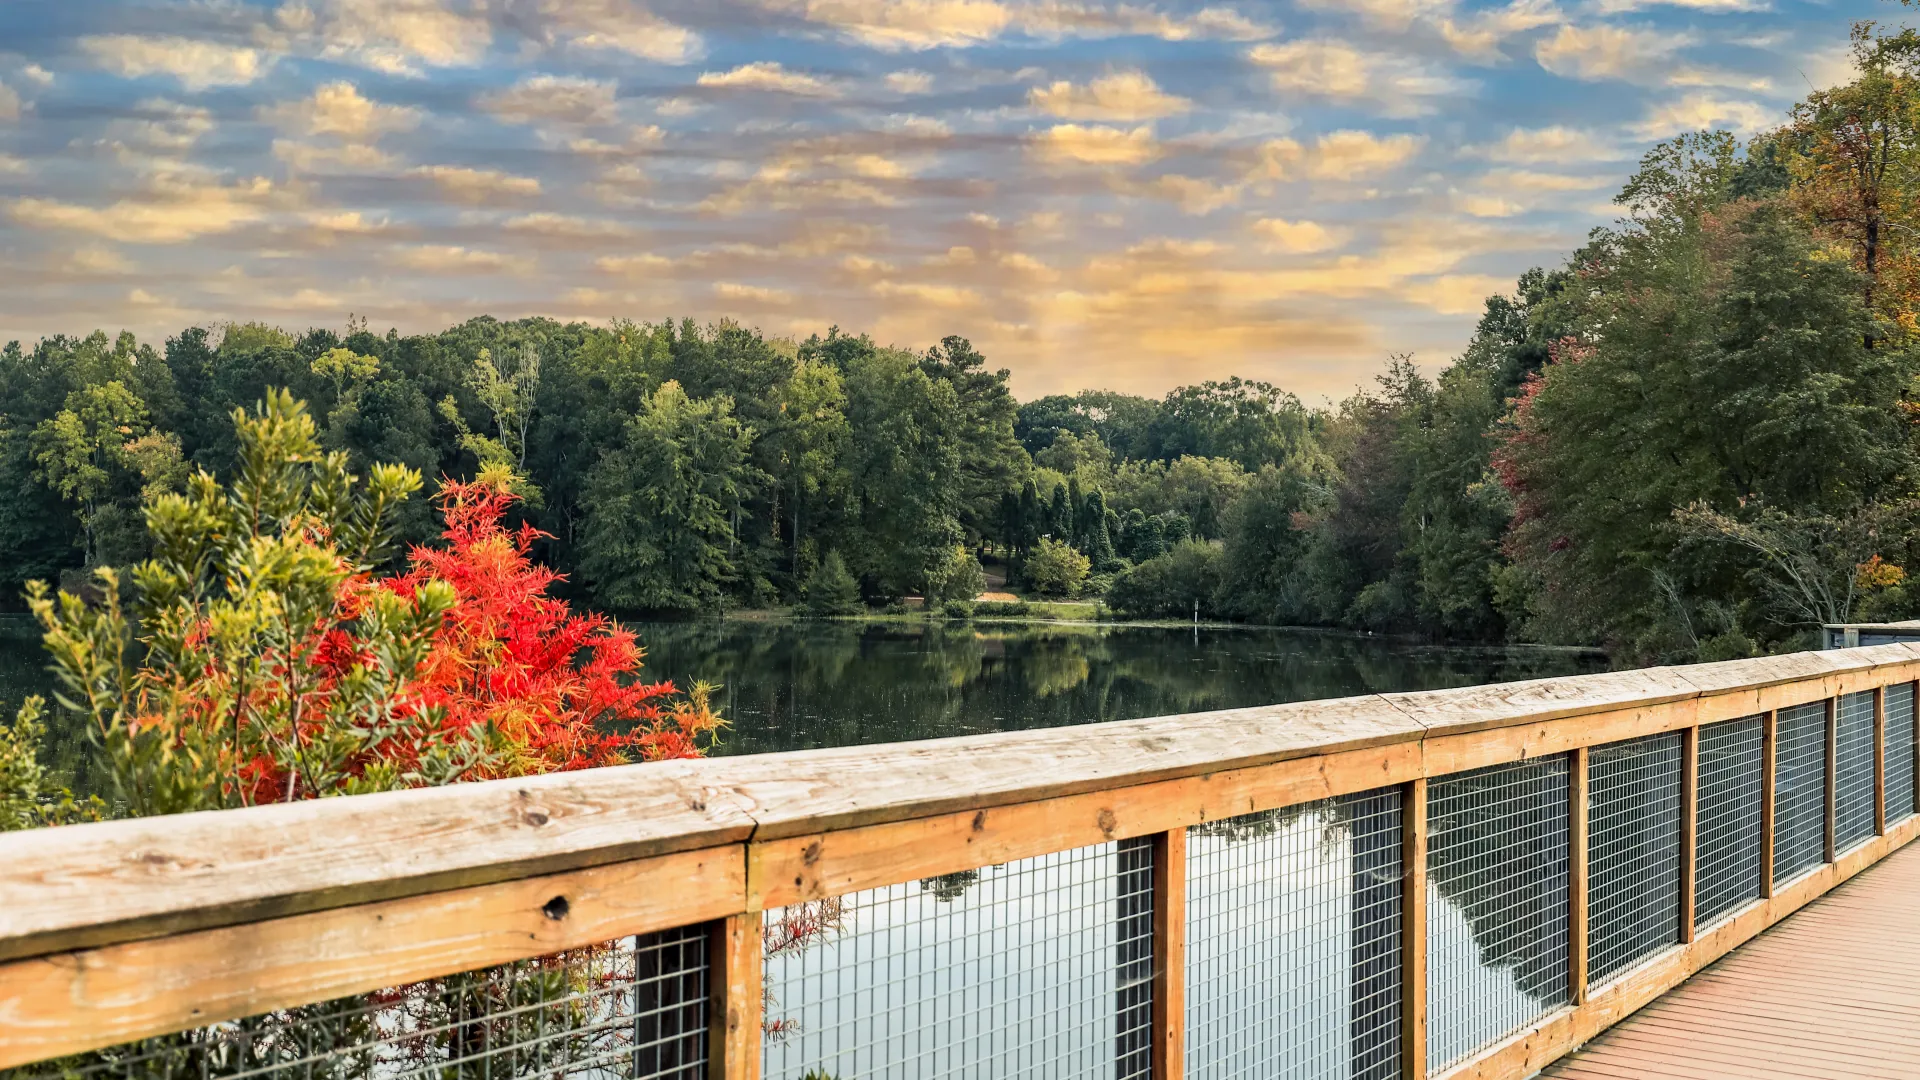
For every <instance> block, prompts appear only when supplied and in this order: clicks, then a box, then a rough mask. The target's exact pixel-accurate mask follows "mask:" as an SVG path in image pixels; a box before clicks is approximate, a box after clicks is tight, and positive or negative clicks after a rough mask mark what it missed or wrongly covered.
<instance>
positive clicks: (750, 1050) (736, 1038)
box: [707, 911, 766, 1080]
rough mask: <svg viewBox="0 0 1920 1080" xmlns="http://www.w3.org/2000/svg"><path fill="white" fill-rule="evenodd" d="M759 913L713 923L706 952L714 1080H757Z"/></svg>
mask: <svg viewBox="0 0 1920 1080" xmlns="http://www.w3.org/2000/svg"><path fill="white" fill-rule="evenodd" d="M760 926H761V920H760V913H759V912H758V911H750V912H742V913H738V914H733V915H729V916H727V917H726V918H724V919H720V920H718V921H716V922H715V923H714V924H713V929H712V936H711V938H710V941H711V947H710V949H709V952H708V964H709V969H708V970H709V974H708V976H707V978H708V986H709V987H710V989H711V992H712V996H711V999H710V1002H709V1004H710V1006H711V1007H710V1008H709V1010H708V1028H709V1031H710V1034H711V1041H710V1042H709V1043H708V1051H707V1056H708V1061H709V1067H708V1069H707V1075H708V1076H710V1077H712V1078H713V1080H759V1076H760V1038H761V1031H762V1025H763V1024H764V1023H765V1014H766V994H765V993H764V991H763V989H762V987H763V986H764V985H765V978H766V974H765V959H766V956H765V950H764V948H763V946H762V943H761V929H760Z"/></svg>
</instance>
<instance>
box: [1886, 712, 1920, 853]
mask: <svg viewBox="0 0 1920 1080" xmlns="http://www.w3.org/2000/svg"><path fill="white" fill-rule="evenodd" d="M1886 709H1887V727H1886V738H1887V751H1886V753H1887V821H1888V822H1895V821H1905V820H1906V819H1907V818H1910V817H1912V816H1913V812H1914V786H1913V754H1914V746H1913V739H1914V731H1913V684H1912V683H1910V682H1906V683H1898V684H1895V685H1893V686H1889V687H1887V702H1886Z"/></svg>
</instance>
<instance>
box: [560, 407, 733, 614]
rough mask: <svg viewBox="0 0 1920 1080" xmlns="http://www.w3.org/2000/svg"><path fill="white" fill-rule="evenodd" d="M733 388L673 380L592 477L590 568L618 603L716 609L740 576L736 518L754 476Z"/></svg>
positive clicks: (595, 583)
mask: <svg viewBox="0 0 1920 1080" xmlns="http://www.w3.org/2000/svg"><path fill="white" fill-rule="evenodd" d="M751 440H752V436H751V433H750V432H749V431H748V430H747V429H746V428H744V427H742V426H741V424H740V421H739V420H737V419H735V418H734V416H733V403H732V401H731V400H730V399H728V398H724V397H721V398H709V399H707V400H704V401H700V400H695V399H693V398H690V397H688V396H687V393H686V391H685V390H683V389H681V387H680V384H679V383H677V382H668V383H666V384H664V385H662V386H661V387H660V389H659V390H657V391H655V392H654V394H653V396H652V397H651V398H649V399H648V400H647V404H646V407H645V408H644V409H642V410H641V411H640V413H639V414H637V415H635V416H634V417H633V418H632V419H631V420H629V421H628V422H627V426H626V430H625V432H624V433H623V436H622V438H621V440H620V442H619V443H618V444H617V445H615V446H612V447H610V448H608V449H607V450H605V451H603V452H602V454H601V457H600V460H599V462H598V463H597V464H596V465H595V466H594V468H593V470H592V472H591V473H590V474H589V475H588V477H587V482H586V487H585V491H584V498H585V501H586V504H587V507H588V509H587V511H586V521H585V525H584V528H583V529H582V533H581V538H580V545H581V552H580V568H581V572H582V574H583V575H584V576H585V578H586V580H587V583H588V584H589V585H590V586H591V587H592V588H593V591H594V595H595V596H596V597H597V598H598V599H599V600H600V602H601V603H603V604H605V605H607V606H609V607H613V608H616V609H624V610H651V611H706V610H712V609H714V608H717V607H719V606H720V605H721V603H722V602H723V600H724V598H725V595H726V587H727V585H728V584H730V583H731V582H732V581H733V580H734V579H735V577H736V568H735V566H734V563H733V560H732V553H733V551H734V549H735V536H734V531H733V522H734V515H735V512H736V511H737V510H738V508H739V506H740V502H741V499H742V498H743V497H744V495H745V493H746V492H747V490H748V489H749V488H750V486H751V485H752V483H753V481H754V477H753V475H752V471H751V467H750V466H749V464H748V462H747V452H748V448H749V446H750V444H751Z"/></svg>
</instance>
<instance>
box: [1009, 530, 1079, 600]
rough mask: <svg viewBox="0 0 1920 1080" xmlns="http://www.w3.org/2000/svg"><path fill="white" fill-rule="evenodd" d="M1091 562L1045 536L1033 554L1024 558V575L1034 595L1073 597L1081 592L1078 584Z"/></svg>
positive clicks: (1070, 546) (1061, 542) (1068, 545)
mask: <svg viewBox="0 0 1920 1080" xmlns="http://www.w3.org/2000/svg"><path fill="white" fill-rule="evenodd" d="M1092 567H1093V563H1092V562H1091V561H1090V560H1089V559H1088V558H1087V557H1086V556H1085V555H1082V554H1080V553H1079V552H1078V551H1075V550H1074V549H1073V546H1072V545H1071V544H1068V543H1066V542H1065V541H1061V540H1055V539H1054V538H1053V537H1050V536H1049V537H1045V538H1043V539H1042V540H1041V541H1040V542H1039V543H1038V544H1035V545H1034V547H1033V554H1032V555H1029V556H1028V557H1027V561H1026V565H1025V572H1026V575H1027V581H1028V583H1030V584H1031V585H1032V586H1033V589H1034V591H1035V592H1038V593H1040V594H1041V595H1043V596H1072V595H1073V594H1074V593H1076V592H1078V591H1079V590H1080V583H1081V582H1083V581H1085V580H1087V572H1088V571H1089V570H1090V569H1092Z"/></svg>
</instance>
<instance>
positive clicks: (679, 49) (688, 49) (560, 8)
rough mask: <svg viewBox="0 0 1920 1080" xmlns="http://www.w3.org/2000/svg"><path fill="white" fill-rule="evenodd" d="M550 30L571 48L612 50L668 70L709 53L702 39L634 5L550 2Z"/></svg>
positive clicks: (546, 12)
mask: <svg viewBox="0 0 1920 1080" xmlns="http://www.w3.org/2000/svg"><path fill="white" fill-rule="evenodd" d="M540 11H541V15H542V17H543V20H544V25H546V26H547V27H549V28H550V30H551V31H552V32H553V33H554V34H556V35H559V36H563V37H565V38H566V39H567V40H568V41H569V43H570V44H573V45H575V46H578V47H580V48H586V49H610V50H613V51H616V52H623V53H627V54H629V55H632V56H638V57H640V58H641V59H643V60H652V61H655V62H657V63H662V64H685V63H690V62H692V61H694V60H698V59H699V58H700V56H701V54H702V53H704V52H705V44H704V43H703V42H702V41H701V38H700V35H699V34H696V33H694V32H693V31H691V30H689V29H687V28H686V27H683V26H677V25H675V24H673V23H670V22H668V21H666V20H665V19H662V18H660V17H659V16H658V15H655V14H654V13H653V12H651V11H648V10H647V8H646V5H645V4H641V3H635V2H634V0H544V2H543V3H542V5H541V9H540Z"/></svg>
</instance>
